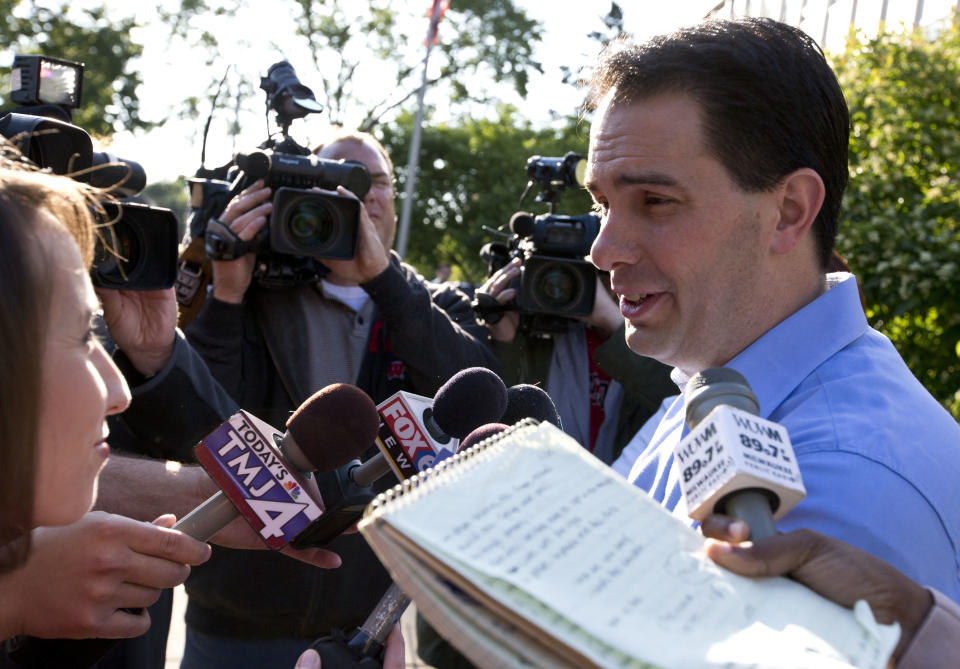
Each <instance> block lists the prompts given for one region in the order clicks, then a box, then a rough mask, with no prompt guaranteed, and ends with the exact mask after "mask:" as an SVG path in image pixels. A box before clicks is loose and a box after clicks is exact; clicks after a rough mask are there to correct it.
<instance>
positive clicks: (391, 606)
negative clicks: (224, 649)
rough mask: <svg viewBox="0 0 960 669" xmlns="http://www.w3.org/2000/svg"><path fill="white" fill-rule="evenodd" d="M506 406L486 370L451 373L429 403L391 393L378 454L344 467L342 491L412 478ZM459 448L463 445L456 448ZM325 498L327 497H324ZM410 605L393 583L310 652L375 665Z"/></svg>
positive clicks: (321, 532)
mask: <svg viewBox="0 0 960 669" xmlns="http://www.w3.org/2000/svg"><path fill="white" fill-rule="evenodd" d="M431 405H432V406H431ZM506 406H507V388H506V386H505V385H504V383H503V381H502V380H501V379H500V377H499V376H497V375H496V374H495V373H494V372H492V371H490V370H489V369H486V368H484V367H469V368H467V369H464V370H461V371H460V372H457V373H456V374H454V375H453V376H452V377H450V379H448V380H447V382H446V383H444V384H443V385H442V386H441V387H440V389H439V390H437V394H436V395H435V396H434V399H433V401H432V402H431V401H430V400H429V399H427V398H425V397H422V396H419V395H414V394H412V393H406V392H404V391H400V392H398V393H395V394H394V395H392V396H390V397H389V398H387V399H386V400H384V401H383V402H381V403H380V405H379V406H378V409H379V412H380V416H381V419H382V422H381V425H380V435H379V437H378V439H377V445H378V446H379V447H380V450H381V452H380V453H378V454H377V455H376V456H374V457H373V458H370V460H368V461H367V462H365V463H363V464H362V465H352V466H351V465H348V467H349V470H348V471H347V472H346V479H347V486H344V489H346V490H349V489H350V488H351V487H352V486H356V485H357V484H365V485H370V484H372V483H373V482H375V481H376V480H378V479H379V478H380V477H382V476H384V475H385V474H386V473H387V472H389V471H391V470H393V472H394V473H395V474H396V476H397V478H398V479H399V480H401V481H402V480H404V479H406V478H409V477H410V476H414V475H416V474H417V473H419V472H420V471H422V470H423V469H426V468H427V467H429V466H432V465H433V464H436V463H437V462H439V461H440V460H443V459H445V458H447V457H450V456H451V455H452V454H453V453H452V451H450V450H448V449H446V448H445V445H446V444H448V443H450V445H451V446H453V444H452V443H451V437H453V438H454V439H464V438H465V437H466V438H469V435H470V434H472V433H473V432H474V431H475V430H477V429H478V428H482V426H483V425H484V424H485V423H489V422H490V421H492V420H495V419H496V418H497V417H498V416H500V415H502V414H503V412H504V410H505V409H506ZM418 418H419V420H418ZM505 427H506V426H504V428H505ZM428 439H430V443H431V444H434V445H437V446H438V445H440V444H442V445H444V447H443V448H442V449H441V450H438V449H437V448H436V446H434V448H433V449H432V450H431V449H430V447H428V446H427V441H428ZM434 440H436V441H434ZM462 448H463V445H462V443H461V444H460V448H458V449H456V450H458V451H459V450H462ZM424 451H430V452H424ZM342 469H343V468H341V470H342ZM339 471H340V470H338V473H339ZM325 478H326V477H325ZM343 495H344V498H345V499H349V498H351V496H352V495H351V493H350V492H344V493H343ZM353 497H356V498H357V501H358V502H359V501H362V500H363V498H362V496H361V495H353ZM372 497H373V494H372V493H370V496H369V497H367V498H366V500H365V501H363V504H362V505H361V504H357V505H356V506H354V507H352V508H347V505H346V503H345V504H344V505H343V509H342V510H343V517H342V518H341V520H342V521H343V522H344V523H347V524H343V526H342V527H339V528H338V527H329V528H320V527H319V526H321V525H323V524H324V517H321V519H320V521H318V523H315V526H317V530H318V531H317V532H316V533H313V532H311V534H313V535H314V536H312V537H311V543H309V544H303V545H311V546H315V545H321V546H322V545H324V544H325V543H326V542H327V541H329V540H330V539H332V538H334V537H335V536H337V534H339V533H340V532H342V531H343V529H346V527H349V526H350V525H352V524H353V523H355V522H356V521H357V520H359V518H360V515H361V514H362V512H363V509H364V508H366V504H367V503H368V502H369V501H370V499H372ZM324 498H325V499H326V498H327V497H326V495H325V497H324ZM351 514H352V515H351ZM330 530H334V532H335V533H333V532H331V531H330ZM298 541H300V539H298ZM409 603H410V598H409V597H407V596H406V595H405V594H404V593H403V591H402V590H400V588H399V587H397V585H396V584H392V585H391V586H390V588H388V589H387V591H386V593H384V595H383V597H382V598H381V599H380V602H379V603H378V604H377V606H375V607H374V609H373V611H371V612H370V615H369V616H368V617H367V619H366V620H365V621H364V622H363V624H361V625H360V627H358V628H357V629H356V630H355V631H354V632H353V634H352V635H351V636H349V637H348V636H347V635H345V634H344V633H343V632H342V631H340V630H334V631H333V633H332V634H331V635H329V636H326V637H323V638H321V639H318V640H317V641H315V642H314V643H313V645H312V646H311V648H314V649H315V650H317V652H319V653H320V656H321V663H323V664H335V665H336V666H357V667H363V666H378V664H377V663H376V662H373V661H372V660H371V659H370V658H374V657H376V656H377V655H378V654H379V653H380V651H381V650H382V648H383V642H384V640H385V639H386V638H387V635H388V634H389V633H390V630H391V629H392V628H393V625H394V624H395V623H396V622H397V620H399V619H400V616H401V615H403V612H404V611H405V610H406V608H407V605H408V604H409Z"/></svg>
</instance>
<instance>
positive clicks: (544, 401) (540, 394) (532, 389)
mask: <svg viewBox="0 0 960 669" xmlns="http://www.w3.org/2000/svg"><path fill="white" fill-rule="evenodd" d="M524 418H534V419H536V420H537V421H538V422H540V423H551V424H552V425H554V426H555V427H557V428H558V429H561V430H562V429H563V425H562V423H561V421H560V413H559V412H558V411H557V406H556V405H555V404H554V403H553V400H552V399H551V398H550V395H548V394H547V392H546V391H545V390H544V389H543V388H540V387H539V386H533V385H530V384H529V383H518V384H517V385H515V386H510V387H509V388H507V408H506V409H505V410H504V412H503V415H502V416H501V417H500V420H499V421H498V422H495V423H487V424H485V425H481V426H480V427H478V428H476V429H474V430H473V431H472V432H471V433H470V434H468V435H467V436H466V437H464V438H463V439H462V440H461V441H460V446H459V448H457V453H460V452H461V451H465V450H467V449H468V448H470V447H471V446H473V445H475V444H478V443H480V442H481V441H483V440H484V439H487V438H489V437H492V436H493V435H495V434H499V433H500V432H503V431H504V430H506V429H507V428H508V427H509V426H511V425H515V424H516V423H519V422H520V421H521V420H523V419H524Z"/></svg>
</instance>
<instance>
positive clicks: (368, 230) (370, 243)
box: [313, 186, 390, 284]
mask: <svg viewBox="0 0 960 669" xmlns="http://www.w3.org/2000/svg"><path fill="white" fill-rule="evenodd" d="M313 190H316V191H318V192H321V193H330V192H331V191H324V190H321V189H319V188H314V189H313ZM337 195H341V196H344V197H352V198H355V199H356V195H354V194H353V193H351V192H350V191H348V190H347V189H346V188H344V187H343V186H338V187H337ZM321 262H322V263H323V264H324V265H326V266H327V267H328V268H329V269H330V272H331V273H332V274H333V275H335V277H336V278H339V279H342V280H345V281H349V282H351V283H357V284H360V283H366V282H367V281H370V280H371V279H373V278H374V277H376V276H379V275H380V273H382V272H383V271H384V270H385V269H387V267H388V266H389V265H390V250H389V249H386V248H384V247H383V242H382V241H381V239H380V235H379V234H378V233H377V227H376V226H375V225H374V224H373V221H372V220H370V216H369V215H368V214H367V208H366V207H365V206H364V204H363V202H360V228H359V234H358V239H357V252H356V254H354V256H353V258H351V259H349V260H334V259H332V258H324V259H323V260H322V261H321Z"/></svg>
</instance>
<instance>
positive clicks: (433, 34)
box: [426, 0, 450, 46]
mask: <svg viewBox="0 0 960 669" xmlns="http://www.w3.org/2000/svg"><path fill="white" fill-rule="evenodd" d="M448 9H450V0H433V2H432V3H431V4H430V27H429V28H428V29H427V40H426V43H427V44H428V45H430V46H433V45H434V44H436V43H437V25H438V24H439V23H440V19H442V18H443V15H444V14H446V13H447V10H448Z"/></svg>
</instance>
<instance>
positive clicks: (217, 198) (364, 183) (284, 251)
mask: <svg viewBox="0 0 960 669" xmlns="http://www.w3.org/2000/svg"><path fill="white" fill-rule="evenodd" d="M260 88H261V89H262V90H264V91H265V92H266V95H267V114H268V115H269V113H270V111H271V110H272V111H273V112H275V113H276V116H277V122H278V124H279V125H280V126H281V128H282V135H283V138H282V140H280V141H276V140H274V139H273V138H269V139H268V140H267V141H266V142H264V143H263V144H261V145H260V147H259V150H256V151H251V152H248V153H238V154H237V155H236V156H235V157H234V159H233V161H231V162H230V163H229V164H228V165H225V166H223V167H220V168H217V169H214V170H208V169H206V168H203V167H201V168H200V170H198V172H197V175H196V177H195V178H192V179H189V180H188V181H189V185H190V200H191V207H192V213H191V216H190V235H191V237H193V238H194V239H197V238H202V239H203V240H204V249H205V253H206V256H207V258H209V259H212V260H233V259H236V258H239V257H241V256H243V255H244V254H246V253H251V252H253V253H256V254H257V263H256V265H255V269H254V278H255V279H257V280H259V281H260V282H261V283H266V284H269V285H285V284H294V283H301V282H309V281H316V280H318V279H320V278H322V277H323V276H324V275H325V274H326V273H327V272H328V270H327V269H326V268H325V267H324V266H323V265H322V264H320V262H318V259H321V258H337V259H349V258H352V257H353V256H354V255H355V254H356V250H357V242H358V239H359V229H360V203H359V201H358V200H357V199H355V198H353V197H349V196H343V195H339V194H336V193H318V192H316V191H312V190H310V189H311V188H314V187H318V188H322V189H324V190H329V191H333V190H336V188H337V186H343V187H344V188H346V189H347V190H349V191H351V192H352V193H353V194H354V195H356V196H357V198H359V199H361V200H362V199H363V197H364V196H365V195H366V194H367V191H369V190H370V173H369V172H368V171H367V168H366V167H365V166H364V165H363V164H362V163H359V162H355V161H347V160H327V159H323V158H319V157H317V156H315V155H313V154H311V152H310V151H309V149H307V148H305V147H303V146H301V145H299V144H297V143H296V142H295V141H294V140H293V139H292V138H291V137H290V135H289V127H290V124H291V122H292V121H293V120H294V119H297V118H301V117H303V116H306V115H307V114H310V113H317V112H320V111H323V107H322V105H320V104H319V103H318V102H317V101H316V99H315V98H314V95H313V92H312V91H311V90H310V89H309V88H307V87H306V86H304V85H303V84H301V83H300V80H299V79H298V78H297V74H296V72H295V71H294V69H293V67H292V66H291V65H290V63H288V62H287V61H280V62H279V63H275V64H273V65H271V66H270V68H269V69H268V70H267V76H265V77H262V78H261V80H260ZM257 179H263V182H264V185H266V186H268V187H269V188H271V189H272V191H273V209H272V213H271V215H270V217H269V221H268V224H267V225H266V226H264V228H263V230H261V231H260V233H259V234H258V235H257V237H255V238H254V239H253V240H251V241H250V242H245V241H243V240H241V239H239V238H238V237H237V236H236V235H235V234H234V233H233V232H232V231H231V230H230V228H229V226H227V225H225V224H223V223H221V222H220V220H219V217H220V215H221V214H222V213H223V210H224V209H225V208H226V206H227V204H228V203H229V202H230V199H231V198H233V196H235V195H236V194H237V193H239V192H241V191H242V190H243V189H245V188H247V187H248V186H250V185H251V184H253V183H254V182H255V181H256V180H257ZM194 270H196V267H194ZM183 272H184V267H183V265H181V275H183ZM178 292H183V295H182V296H180V299H181V304H183V303H184V300H187V302H186V303H187V304H189V302H190V301H192V298H193V295H190V294H189V291H188V290H184V291H178Z"/></svg>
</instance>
